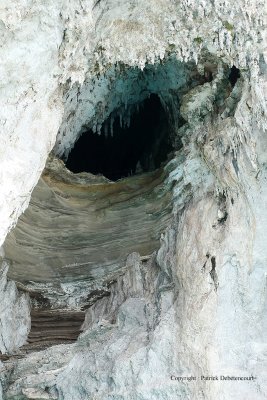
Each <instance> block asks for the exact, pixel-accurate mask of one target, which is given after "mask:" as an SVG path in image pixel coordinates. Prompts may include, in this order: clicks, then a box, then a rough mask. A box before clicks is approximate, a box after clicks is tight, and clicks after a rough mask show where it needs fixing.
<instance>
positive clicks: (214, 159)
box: [0, 0, 267, 400]
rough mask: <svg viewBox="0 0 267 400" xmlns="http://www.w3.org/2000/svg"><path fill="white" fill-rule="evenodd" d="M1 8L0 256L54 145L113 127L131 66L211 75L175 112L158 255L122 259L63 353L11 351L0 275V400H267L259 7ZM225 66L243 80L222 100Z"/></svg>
mask: <svg viewBox="0 0 267 400" xmlns="http://www.w3.org/2000/svg"><path fill="white" fill-rule="evenodd" d="M9 3H10V2H4V3H3V4H1V10H0V19H1V21H0V30H1V40H2V41H3V47H2V49H1V52H2V54H1V77H2V79H1V92H0V99H1V111H0V112H1V125H2V128H1V136H0V141H1V142H0V147H1V152H0V171H1V172H0V180H1V190H0V197H1V201H0V205H1V210H0V217H1V228H0V232H1V243H3V242H4V240H5V237H6V234H7V232H8V230H10V229H11V227H12V226H13V225H15V224H16V221H17V218H18V217H19V215H20V214H21V213H22V212H23V211H24V210H25V208H26V207H27V205H28V203H29V200H30V196H31V191H32V189H33V188H34V186H35V185H36V184H37V182H38V180H39V177H40V174H41V172H42V170H43V168H44V166H45V163H46V160H47V156H48V153H49V151H50V150H51V149H52V148H53V147H54V145H55V147H54V151H55V153H56V154H58V155H61V154H63V153H64V154H67V153H68V151H69V150H70V148H71V147H72V146H73V144H74V142H75V140H76V139H77V137H78V136H79V134H80V133H81V129H82V127H83V126H84V125H86V126H90V127H92V128H94V129H95V130H96V131H97V130H99V128H98V127H99V126H101V125H102V123H103V122H104V121H105V119H106V117H107V115H108V114H109V113H110V112H111V111H113V110H115V111H116V112H118V113H119V114H120V115H121V114H122V111H121V107H122V106H123V105H125V102H126V100H127V98H125V96H124V94H125V90H126V89H125V87H123V90H122V91H121V92H120V91H119V87H120V86H119V87H117V86H116V85H117V83H118V80H117V79H118V77H120V76H122V75H123V73H124V70H125V69H126V74H127V71H128V69H127V68H128V66H132V67H139V68H144V70H145V66H146V65H147V64H146V63H148V65H150V64H154V63H155V64H158V63H165V62H167V61H168V60H167V59H168V57H169V56H171V57H175V58H176V59H177V61H178V62H179V63H184V65H185V64H188V63H189V64H190V63H193V62H196V63H197V67H196V68H197V71H198V73H199V74H200V75H201V74H202V76H205V70H206V71H207V69H208V70H209V71H211V70H212V72H213V66H214V62H215V64H216V65H217V67H218V68H217V75H216V77H215V79H214V80H212V81H211V82H205V83H204V84H203V82H202V84H200V83H199V85H197V86H195V87H191V86H190V85H186V90H185V91H184V92H182V91H181V93H180V94H179V104H176V105H175V107H176V108H177V113H178V114H179V117H180V116H182V117H183V120H184V125H183V126H182V127H181V126H177V127H176V128H177V129H176V133H177V135H178V136H179V138H180V139H181V140H182V142H183V148H182V149H180V150H179V151H177V152H176V153H175V156H174V157H173V159H172V160H171V161H170V162H169V164H168V165H167V166H166V168H167V173H168V177H167V178H166V184H167V182H169V184H171V196H172V205H173V210H172V220H171V221H170V222H169V223H168V227H167V228H166V229H165V231H162V234H161V239H160V247H159V249H158V250H157V251H155V253H153V255H152V256H151V257H145V258H143V257H141V256H140V255H139V254H138V253H136V252H133V253H131V255H129V257H128V258H127V261H126V264H125V265H124V266H123V268H122V269H121V271H120V273H119V274H118V276H117V277H116V279H115V281H114V282H112V283H111V286H110V287H109V293H108V295H107V296H104V297H103V296H101V295H99V296H96V298H95V299H94V304H93V305H91V306H90V307H89V308H88V310H87V312H86V318H85V322H84V324H83V330H84V332H83V333H82V334H81V335H80V337H79V338H78V340H77V342H76V343H74V344H61V345H59V346H52V347H50V348H48V349H46V350H43V351H39V352H37V351H30V352H29V353H28V354H26V355H25V353H23V350H22V349H21V350H19V349H18V348H19V347H20V346H21V345H22V344H25V341H26V336H27V333H28V331H29V322H30V321H29V308H30V305H29V300H28V295H25V294H21V293H20V292H18V291H17V289H16V288H15V284H14V283H13V282H10V281H9V282H7V281H6V278H5V274H6V265H7V264H6V262H5V261H3V262H4V264H3V268H4V269H3V272H2V278H1V287H0V291H1V299H2V300H1V308H0V310H1V311H0V321H1V331H0V334H1V336H0V337H1V342H0V345H1V348H0V350H1V352H2V353H9V355H8V356H7V359H6V360H3V362H1V361H0V362H1V365H0V381H1V385H0V387H1V386H2V388H1V389H0V398H1V397H2V398H3V399H10V400H11V399H61V400H63V399H64V400H74V399H75V400H83V399H88V398H90V399H97V400H98V399H99V400H100V399H101V400H102V399H113V400H122V399H125V400H128V399H129V400H130V399H131V400H137V399H138V400H154V399H155V400H156V399H166V400H174V399H190V400H199V399H205V400H206V399H207V400H214V399H219V400H229V399H240V400H245V399H257V400H261V399H265V398H266V396H267V395H266V393H267V387H266V382H267V376H266V371H267V368H266V364H267V350H266V334H265V332H266V328H267V319H266V304H267V301H266V292H267V290H266V263H267V247H266V223H267V213H266V209H265V208H266V207H265V206H266V203H267V188H266V179H267V169H266V165H267V160H266V154H267V152H266V150H267V145H266V128H267V121H266V112H267V109H266V93H267V76H266V74H267V66H266V61H267V54H266V47H264V46H266V14H265V13H266V2H265V1H257V2H256V1H253V0H250V1H249V0H246V1H240V0H236V1H235V2H234V3H232V2H231V3H230V2H228V1H226V0H225V1H224V0H220V1H217V0H213V1H211V0H210V1H200V2H195V1H193V0H192V1H191V0H184V1H182V0H181V1H166V0H165V1H159V0H157V1H153V2H152V1H147V2H145V3H144V2H143V1H142V0H140V1H136V2H133V1H130V2H122V1H120V0H107V1H102V0H101V1H97V2H93V1H91V0H90V1H76V0H72V1H70V2H69V3H67V4H66V3H65V2H63V1H62V2H61V1H58V2H56V3H55V2H52V1H46V2H43V1H41V0H38V1H37V0H33V1H25V2H23V3H22V2H20V1H14V2H12V4H9ZM18 60H22V61H21V62H18ZM115 64H116V65H115ZM233 64H234V65H235V66H236V67H238V68H239V69H240V73H241V78H240V79H238V81H237V82H236V85H235V86H234V87H233V88H229V82H228V83H227V84H226V83H225V80H227V76H226V69H225V66H228V68H230V67H231V66H232V65H233ZM149 68H150V67H149ZM186 70H187V69H186V68H185V71H186ZM181 76H183V74H182V75H181ZM190 76H191V75H190ZM191 77H192V76H191ZM179 79H180V78H179ZM181 79H182V78H181ZM185 79H188V77H187V76H186V77H185ZM114 82H115V83H114ZM113 84H114V85H115V86H113ZM137 86H138V85H137ZM131 87H132V86H131ZM138 87H139V86H138ZM137 89H138V90H137ZM170 89H172V88H170ZM140 91H141V90H140ZM140 91H139V88H136V93H135V94H134V95H136V96H137V97H138V96H139V95H140V93H139V92H140ZM113 92H114V93H115V94H113V95H111V94H110V93H113ZM129 92H131V90H129ZM129 92H128V93H129ZM131 93H132V92H131ZM134 95H133V96H132V95H131V96H130V98H129V100H130V103H131V99H133V98H134ZM126 97H127V96H126ZM132 101H133V103H134V101H135V100H132ZM85 103H86V104H88V106H87V105H86V106H85ZM168 104H170V103H168ZM126 109H127V107H126ZM124 116H125V117H127V112H125V114H123V117H124ZM136 250H138V249H136ZM2 258H3V259H4V258H5V255H4V252H3V254H2ZM37 267H38V266H37ZM10 270H11V269H10ZM1 288H2V289H1ZM24 289H25V288H24ZM88 292H90V288H88ZM89 294H90V293H89ZM56 297H57V292H55V298H56ZM95 300H96V301H95ZM37 303H38V301H37ZM32 304H35V303H34V302H33V301H32ZM38 305H39V307H40V303H38ZM71 306H72V307H73V304H72V305H71ZM7 307H8V308H7ZM70 308H71V307H70ZM18 316H19V319H18ZM14 353H16V354H19V355H21V356H23V358H21V359H20V358H19V357H16V356H15V355H14ZM9 356H10V357H9ZM171 375H174V376H184V377H189V376H197V377H198V379H197V380H196V381H188V380H184V381H183V382H178V381H173V380H171ZM201 375H206V376H211V375H212V376H214V375H230V376H251V375H253V376H254V377H255V378H256V379H255V380H253V381H242V382H236V381H218V382H214V381H205V380H201V379H200V377H201Z"/></svg>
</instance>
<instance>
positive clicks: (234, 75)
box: [228, 65, 240, 87]
mask: <svg viewBox="0 0 267 400" xmlns="http://www.w3.org/2000/svg"><path fill="white" fill-rule="evenodd" d="M239 78H240V70H239V69H238V68H236V66H235V65H233V66H232V68H231V70H230V73H229V76H228V79H229V81H230V83H231V85H232V87H234V86H235V84H236V82H237V80H238V79H239Z"/></svg>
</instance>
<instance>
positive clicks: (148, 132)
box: [66, 94, 173, 181]
mask: <svg viewBox="0 0 267 400" xmlns="http://www.w3.org/2000/svg"><path fill="white" fill-rule="evenodd" d="M172 149H173V147H172V141H171V127H170V123H169V118H168V115H167V113H166V111H165V109H164V107H163V106H162V104H161V101H160V98H159V96H158V95H157V94H150V96H149V97H147V98H146V99H145V100H144V101H142V102H141V103H139V104H136V105H135V107H134V111H133V112H132V113H131V116H130V118H128V120H126V122H125V121H124V120H123V116H122V115H119V113H114V112H113V113H112V114H110V116H109V117H108V119H107V120H106V121H105V122H104V124H102V127H101V131H100V132H99V133H95V132H94V131H93V130H91V129H87V130H84V131H83V133H82V135H81V136H80V137H79V139H78V140H77V141H76V143H75V145H74V147H73V149H72V150H71V152H70V153H69V155H68V158H67V160H66V167H67V168H68V169H69V170H70V171H72V172H74V173H79V172H90V173H92V174H94V175H98V174H101V175H104V176H105V177H106V178H108V179H110V180H112V181H116V180H118V179H121V178H125V177H128V176H131V175H135V174H139V173H142V172H149V171H153V170H155V169H157V168H159V167H160V165H161V163H162V162H164V161H166V160H167V157H168V154H169V153H170V152H171V151H172Z"/></svg>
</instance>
